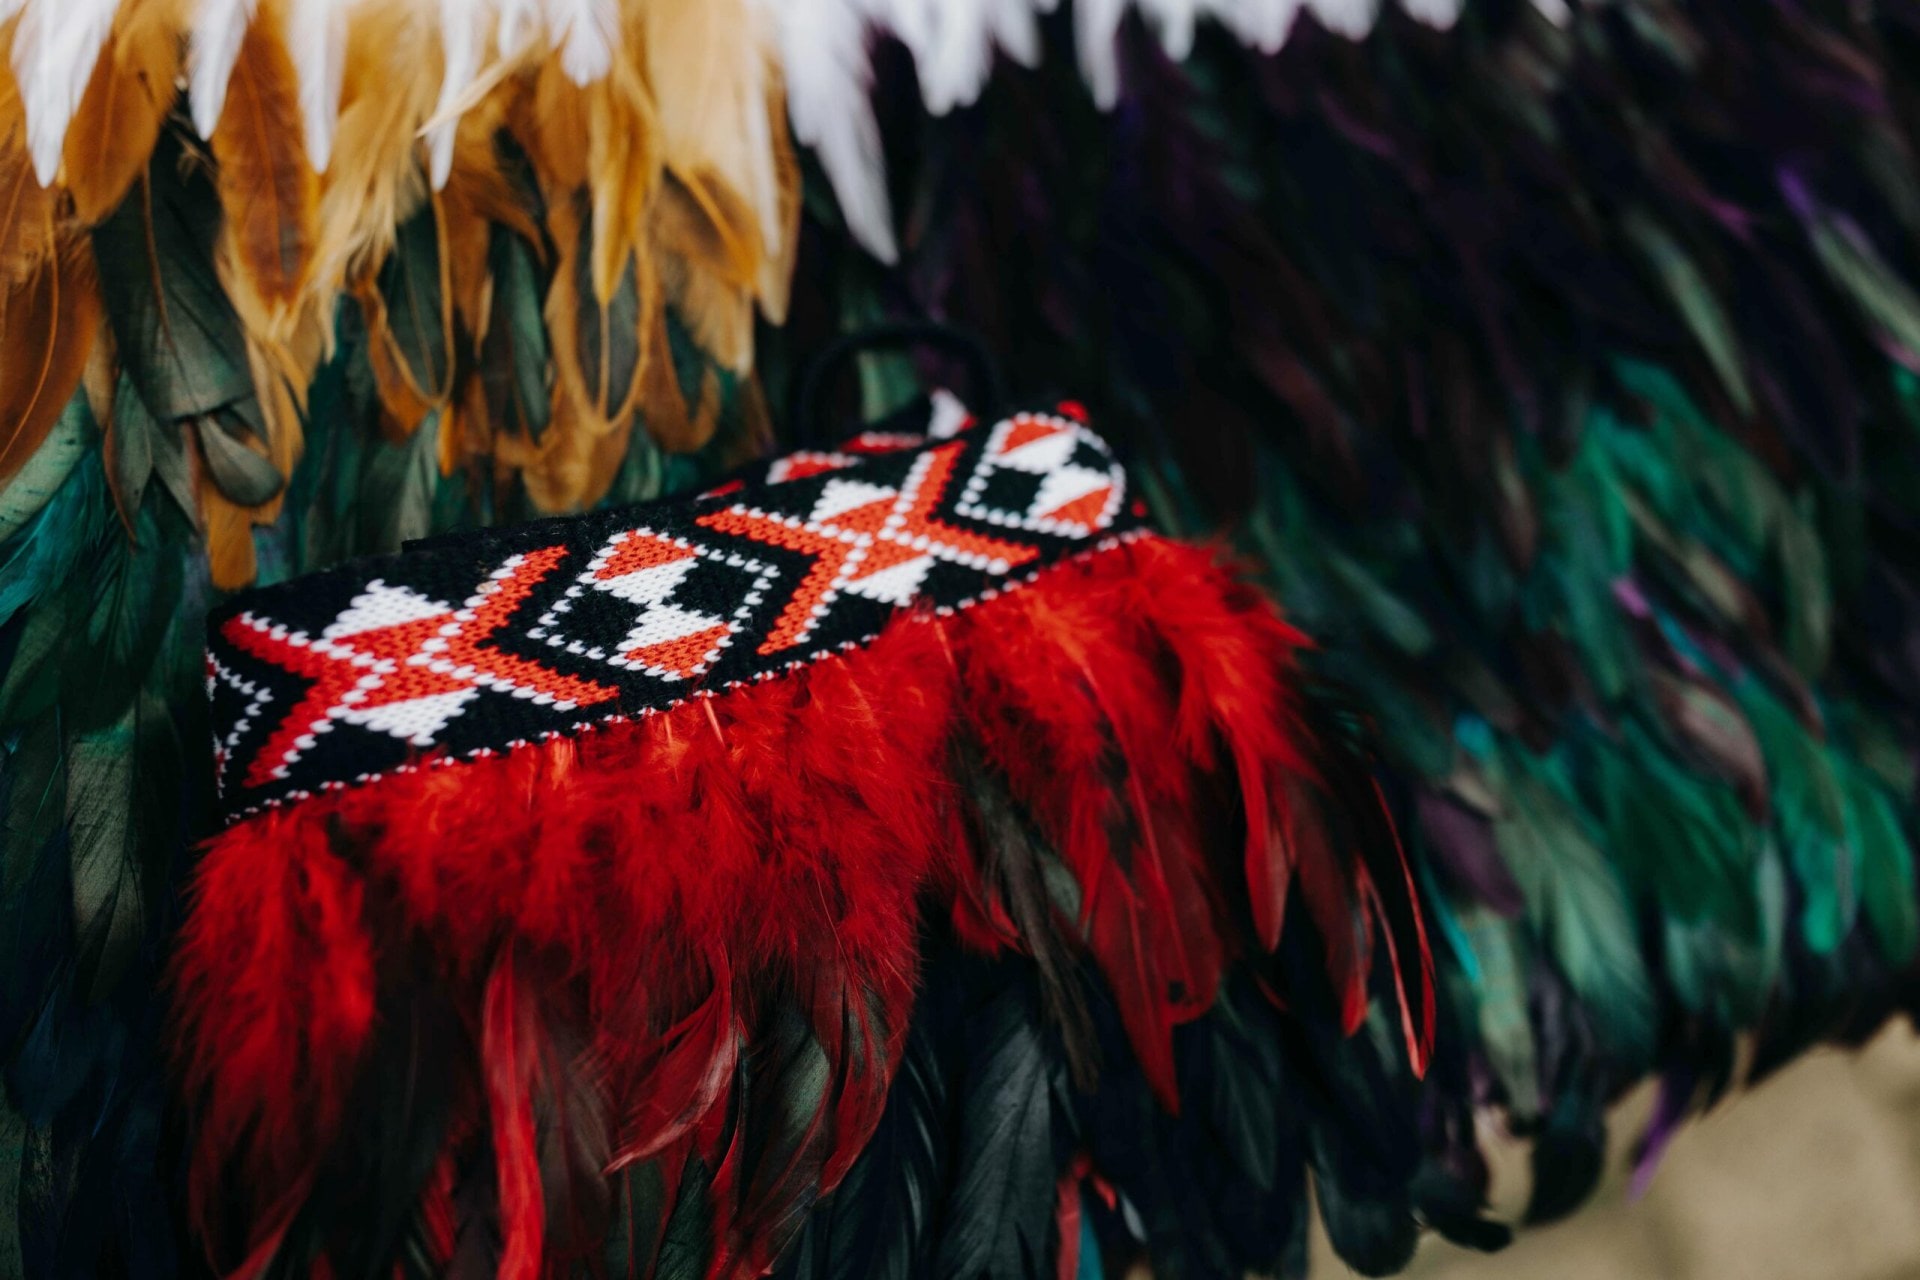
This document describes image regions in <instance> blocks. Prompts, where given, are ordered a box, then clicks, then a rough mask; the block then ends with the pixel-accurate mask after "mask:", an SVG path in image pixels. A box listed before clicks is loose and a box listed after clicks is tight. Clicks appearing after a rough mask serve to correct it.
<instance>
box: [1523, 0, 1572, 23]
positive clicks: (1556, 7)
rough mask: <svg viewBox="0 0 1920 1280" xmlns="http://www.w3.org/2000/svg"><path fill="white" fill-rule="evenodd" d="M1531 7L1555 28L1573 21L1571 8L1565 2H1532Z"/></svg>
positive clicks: (1540, 0)
mask: <svg viewBox="0 0 1920 1280" xmlns="http://www.w3.org/2000/svg"><path fill="white" fill-rule="evenodd" d="M1533 7H1534V8H1536V9H1538V10H1539V11H1540V12H1541V13H1542V14H1544V15H1545V16H1546V19H1547V21H1548V22H1551V23H1552V24H1553V25H1554V26H1556V27H1564V26H1566V25H1567V24H1568V23H1569V22H1572V21H1573V8H1572V6H1571V5H1569V4H1568V3H1567V0H1533Z"/></svg>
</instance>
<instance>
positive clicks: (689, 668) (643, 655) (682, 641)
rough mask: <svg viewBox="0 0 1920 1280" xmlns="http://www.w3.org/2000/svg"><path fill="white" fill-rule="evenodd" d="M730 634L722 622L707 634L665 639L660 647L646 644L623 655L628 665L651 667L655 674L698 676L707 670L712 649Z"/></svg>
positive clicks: (708, 629) (711, 628)
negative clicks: (702, 670) (665, 672)
mask: <svg viewBox="0 0 1920 1280" xmlns="http://www.w3.org/2000/svg"><path fill="white" fill-rule="evenodd" d="M731 634H733V628H732V627H731V626H730V625H728V624H727V623H724V622H723V623H721V624H720V625H719V626H717V627H708V628H707V629H706V630H705V631H696V632H694V633H693V634H692V635H685V636H678V637H676V638H674V639H672V640H662V641H660V642H659V643H658V644H643V645H640V646H638V647H636V648H632V649H629V650H627V651H626V652H625V653H623V654H621V655H620V656H621V657H623V658H625V659H626V660H627V661H628V662H632V663H636V664H638V665H640V666H643V667H652V668H653V669H654V670H656V671H670V672H672V673H673V674H674V675H677V676H680V677H682V678H684V677H687V676H691V675H695V674H697V673H698V672H699V671H700V670H701V669H702V668H704V667H705V666H706V665H707V655H708V654H710V653H712V652H713V647H714V646H715V645H717V644H719V643H720V642H721V641H722V640H724V639H726V638H727V637H728V636H729V635H731Z"/></svg>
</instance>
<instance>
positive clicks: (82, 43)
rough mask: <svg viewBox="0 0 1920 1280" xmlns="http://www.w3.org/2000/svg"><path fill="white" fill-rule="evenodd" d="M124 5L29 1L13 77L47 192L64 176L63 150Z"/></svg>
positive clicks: (17, 34)
mask: <svg viewBox="0 0 1920 1280" xmlns="http://www.w3.org/2000/svg"><path fill="white" fill-rule="evenodd" d="M117 8H119V0H29V3H28V4H27V5H26V9H25V12H24V13H22V14H21V16H20V25H19V26H17V27H15V28H14V32H13V75H14V79H15V80H16V81H17V82H18V83H19V85H20V103H21V106H22V108H23V109H24V110H25V111H26V115H27V151H28V153H29V154H30V155H32V157H33V173H34V176H35V177H36V178H38V179H39V180H40V185H41V186H43V187H47V186H52V185H53V180H54V178H55V176H56V175H58V173H59V172H60V148H61V147H62V146H63V145H64V144H65V143H66V140H67V126H68V125H69V124H71V123H73V113H74V112H75V111H78V110H79V109H80V95H81V94H83V93H85V92H86V91H87V81H88V79H89V78H90V77H92V75H93V64H94V63H95V62H96V61H98V60H99V57H100V46H101V45H102V44H104V43H105V42H106V39H107V32H108V31H109V30H110V29H111V28H112V26H113V13H114V10H115V9H117Z"/></svg>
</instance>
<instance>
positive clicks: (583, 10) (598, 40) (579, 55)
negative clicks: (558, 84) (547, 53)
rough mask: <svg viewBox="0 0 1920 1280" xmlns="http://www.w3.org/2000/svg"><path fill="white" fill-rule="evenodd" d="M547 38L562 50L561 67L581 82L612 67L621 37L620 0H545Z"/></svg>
mask: <svg viewBox="0 0 1920 1280" xmlns="http://www.w3.org/2000/svg"><path fill="white" fill-rule="evenodd" d="M545 8H546V13H547V40H548V42H549V43H550V44H551V45H552V46H553V47H554V48H555V49H558V50H559V51H560V69H561V70H562V71H564V72H566V73H567V79H569V80H571V81H573V82H574V83H575V84H578V85H588V84H592V83H593V82H594V81H596V80H598V79H600V78H601V77H602V76H604V75H606V74H607V72H608V71H610V70H612V69H613V46H614V42H615V41H616V40H618V39H619V36H620V6H619V0H545Z"/></svg>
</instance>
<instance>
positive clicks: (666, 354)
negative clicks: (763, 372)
mask: <svg viewBox="0 0 1920 1280" xmlns="http://www.w3.org/2000/svg"><path fill="white" fill-rule="evenodd" d="M647 343H648V346H649V347H650V348H651V350H650V351H649V353H648V356H647V360H646V377H645V379H644V380H643V389H642V391H641V400H640V413H641V416H642V417H643V418H645V420H646V424H647V434H648V435H650V436H652V437H653V438H654V440H656V441H657V442H658V443H659V445H660V447H661V448H662V449H665V450H667V451H668V452H669V453H692V452H693V451H694V450H696V449H698V448H700V447H701V446H702V445H704V444H706V442H707V441H708V440H710V439H712V438H713V433H714V429H715V427H716V426H717V425H718V423H719V408H720V396H719V390H720V388H719V384H718V381H717V380H716V379H715V378H714V376H713V370H712V369H704V370H702V371H701V379H700V392H699V399H698V401H697V402H696V403H693V404H689V403H688V402H687V398H686V396H685V394H683V393H682V391H681V389H680V375H679V373H678V372H677V371H676V370H675V368H674V364H673V353H672V351H671V350H670V349H669V346H668V338H667V325H666V317H665V316H664V315H663V316H662V317H661V318H660V321H659V323H657V324H655V325H653V326H652V327H651V328H650V329H649V330H648V333H647Z"/></svg>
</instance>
